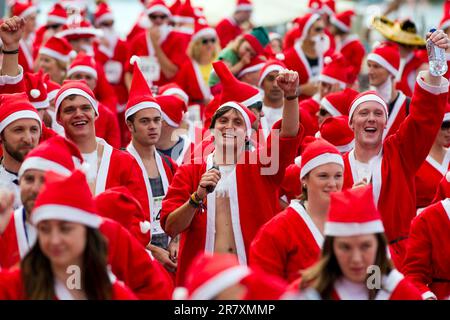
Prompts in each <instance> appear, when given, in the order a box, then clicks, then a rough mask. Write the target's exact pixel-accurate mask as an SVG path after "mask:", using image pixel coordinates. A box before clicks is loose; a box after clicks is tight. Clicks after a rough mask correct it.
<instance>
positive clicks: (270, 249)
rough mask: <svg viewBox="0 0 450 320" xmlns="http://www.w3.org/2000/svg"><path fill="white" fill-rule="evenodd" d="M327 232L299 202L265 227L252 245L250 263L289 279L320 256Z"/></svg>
mask: <svg viewBox="0 0 450 320" xmlns="http://www.w3.org/2000/svg"><path fill="white" fill-rule="evenodd" d="M322 244H323V235H322V234H321V233H320V231H319V229H318V228H317V227H316V225H315V224H314V222H313V221H312V219H311V217H310V216H309V215H308V213H307V212H306V210H305V209H304V207H303V206H302V205H301V204H300V202H298V201H292V202H291V205H290V206H289V207H288V208H287V209H285V210H284V211H282V212H280V213H279V214H277V215H276V216H275V217H273V218H272V219H271V220H269V221H268V222H267V223H266V224H265V225H264V226H262V227H261V229H260V230H259V232H258V234H257V235H256V237H255V239H254V240H253V242H252V245H251V247H250V259H249V265H250V266H251V267H252V268H260V269H262V270H264V271H265V272H267V273H269V274H273V275H277V276H279V277H280V278H283V279H284V280H286V281H287V282H292V281H294V280H295V279H298V277H299V276H300V271H301V270H304V269H307V268H309V267H310V266H311V265H313V264H314V263H316V262H317V260H318V259H319V257H320V252H321V247H322Z"/></svg>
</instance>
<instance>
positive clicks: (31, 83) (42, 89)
mask: <svg viewBox="0 0 450 320" xmlns="http://www.w3.org/2000/svg"><path fill="white" fill-rule="evenodd" d="M24 82H25V90H26V93H27V96H28V100H30V102H31V104H32V105H33V106H34V107H35V108H36V109H45V108H48V107H49V106H50V103H49V102H48V97H47V88H46V85H45V81H44V74H43V73H42V70H39V72H38V73H31V72H27V73H25V77H24Z"/></svg>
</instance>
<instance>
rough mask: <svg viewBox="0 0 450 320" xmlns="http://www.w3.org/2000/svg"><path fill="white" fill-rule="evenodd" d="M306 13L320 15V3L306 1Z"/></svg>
mask: <svg viewBox="0 0 450 320" xmlns="http://www.w3.org/2000/svg"><path fill="white" fill-rule="evenodd" d="M308 11H309V12H311V13H321V11H322V1H321V0H309V1H308Z"/></svg>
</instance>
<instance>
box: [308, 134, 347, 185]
mask: <svg viewBox="0 0 450 320" xmlns="http://www.w3.org/2000/svg"><path fill="white" fill-rule="evenodd" d="M301 160H302V161H301V170H300V179H303V177H304V176H306V175H307V174H308V173H309V172H310V171H311V170H313V169H315V168H317V167H319V166H321V165H324V164H327V163H336V164H339V165H341V166H342V167H344V160H342V156H341V153H340V152H339V150H338V149H337V148H336V147H335V146H333V145H332V144H331V143H329V142H327V141H325V140H323V139H317V140H315V141H313V142H311V143H310V144H308V146H307V147H306V148H305V150H304V151H303V153H302V159H301Z"/></svg>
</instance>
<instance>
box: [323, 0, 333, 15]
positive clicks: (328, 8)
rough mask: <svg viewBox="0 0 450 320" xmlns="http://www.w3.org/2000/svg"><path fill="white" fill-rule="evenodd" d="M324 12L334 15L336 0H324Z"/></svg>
mask: <svg viewBox="0 0 450 320" xmlns="http://www.w3.org/2000/svg"><path fill="white" fill-rule="evenodd" d="M322 12H323V13H326V14H328V15H329V16H333V15H334V14H335V13H336V1H335V0H322Z"/></svg>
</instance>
